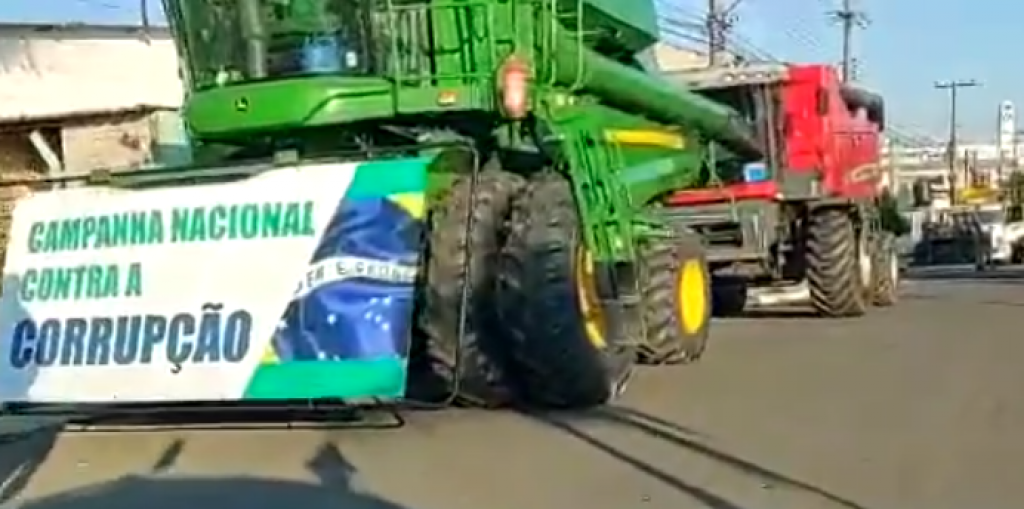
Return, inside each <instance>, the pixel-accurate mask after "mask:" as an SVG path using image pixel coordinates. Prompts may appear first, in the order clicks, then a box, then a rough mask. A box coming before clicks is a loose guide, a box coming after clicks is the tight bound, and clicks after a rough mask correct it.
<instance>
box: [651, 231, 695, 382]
mask: <svg viewBox="0 0 1024 509" xmlns="http://www.w3.org/2000/svg"><path fill="white" fill-rule="evenodd" d="M681 235H682V236H681V237H679V238H655V239H652V240H651V242H650V243H649V244H647V245H646V246H645V248H644V249H643V251H642V256H643V265H642V270H643V271H644V272H643V275H642V279H641V283H640V285H641V289H640V291H641V296H642V298H643V306H644V307H643V317H644V322H645V325H646V338H645V341H644V342H643V343H642V344H641V345H640V351H639V354H640V355H639V358H640V362H642V363H644V364H678V363H684V362H693V361H696V360H697V359H699V358H700V357H701V355H703V353H704V350H705V349H706V348H707V344H708V332H709V330H710V325H711V274H710V271H709V270H708V265H707V258H706V256H705V253H704V246H703V245H702V244H701V242H700V239H698V238H695V237H694V236H693V235H692V234H689V233H682V234H681Z"/></svg>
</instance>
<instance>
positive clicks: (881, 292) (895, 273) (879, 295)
mask: <svg viewBox="0 0 1024 509" xmlns="http://www.w3.org/2000/svg"><path fill="white" fill-rule="evenodd" d="M873 255H874V262H873V263H872V268H873V269H874V270H872V271H871V280H872V281H871V303H872V304H874V305H876V306H878V307H889V306H894V305H896V302H897V301H898V300H899V281H900V260H899V255H898V254H897V252H896V238H895V237H894V236H893V235H892V234H891V233H882V234H880V235H879V236H878V238H877V239H876V240H875V250H874V253H873Z"/></svg>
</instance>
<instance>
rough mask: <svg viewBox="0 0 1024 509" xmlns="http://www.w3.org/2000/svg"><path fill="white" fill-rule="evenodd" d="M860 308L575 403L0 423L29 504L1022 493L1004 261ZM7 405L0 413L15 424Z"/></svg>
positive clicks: (733, 344)
mask: <svg viewBox="0 0 1024 509" xmlns="http://www.w3.org/2000/svg"><path fill="white" fill-rule="evenodd" d="M905 294H906V295H905V296H904V300H903V301H902V302H901V304H900V306H899V307H897V308H894V309H887V310H881V311H877V312H875V313H874V314H873V315H871V316H869V317H867V318H864V319H859V320H850V321H825V320H818V319H813V318H807V317H802V316H800V314H799V313H798V312H793V313H776V314H771V315H765V316H761V317H760V318H759V319H756V320H755V319H736V320H729V321H723V322H720V323H718V324H717V330H716V336H715V339H716V342H715V344H714V346H713V350H711V351H710V352H709V356H708V357H707V358H706V360H705V361H704V362H702V363H700V364H699V365H696V366H691V367H683V368H664V369H658V370H645V371H644V372H643V373H641V375H640V376H639V379H638V380H637V381H636V382H635V384H634V385H633V386H632V388H631V392H630V393H629V395H628V396H627V397H626V398H625V399H624V400H623V401H622V402H621V403H620V404H619V405H618V406H617V407H616V408H612V409H609V410H608V411H606V412H601V413H594V414H592V415H588V416H563V417H548V418H544V419H541V418H533V417H527V416H521V415H511V414H502V413H473V412H445V413H440V414H415V415H413V416H411V417H410V422H409V424H408V425H407V426H406V427H405V428H404V429H401V430H391V431H388V430H375V431H367V430H333V431H323V430H317V431H295V430H292V431H283V430H279V431H175V432H166V431H165V432H145V433H143V432H138V433H117V434H70V433H64V434H59V435H58V434H54V433H49V432H45V431H44V432H39V433H36V434H34V435H33V436H32V437H31V438H29V439H26V440H21V441H15V442H13V443H9V444H7V445H0V476H2V477H0V479H2V480H3V483H2V484H0V499H2V505H3V506H5V507H24V508H32V509H72V508H74V509H120V508H133V509H135V508H138V509H165V508H182V509H191V508H194V507H201V506H209V507H217V508H219V509H233V508H235V507H238V508H245V509H260V508H291V509H318V508H321V507H325V508H326V507H331V508H345V509H364V508H380V509H383V508H388V509H582V508H586V509H625V508H630V507H645V506H648V507H659V508H670V507H671V508H678V509H685V508H709V509H770V508H780V509H781V508H787V509H812V508H821V509H832V508H839V509H861V508H863V509H890V508H891V509H897V508H899V509H913V508H928V509H946V508H950V509H953V508H956V509H964V508H992V509H999V508H1002V507H1005V508H1009V507H1019V506H1021V505H1022V504H1024V476H1022V474H1021V471H1022V467H1024V438H1022V437H1021V435H1020V434H1019V433H1020V431H1021V430H1024V369H1021V367H1022V366H1024V335H1022V334H1021V329H1024V314H1022V312H1021V311H1022V310H1024V273H1022V272H1017V273H1014V272H1012V271H1005V270H1004V271H1000V272H997V273H994V274H988V275H986V276H985V277H984V278H983V279H977V277H976V275H975V274H973V273H971V272H969V271H961V272H955V271H950V272H947V273H931V274H930V279H927V280H918V281H914V282H912V283H911V284H909V285H908V286H907V287H906V289H905ZM12 422H13V421H7V423H6V424H5V426H7V429H14V428H15V427H17V426H18V425H19V424H18V423H13V424H12Z"/></svg>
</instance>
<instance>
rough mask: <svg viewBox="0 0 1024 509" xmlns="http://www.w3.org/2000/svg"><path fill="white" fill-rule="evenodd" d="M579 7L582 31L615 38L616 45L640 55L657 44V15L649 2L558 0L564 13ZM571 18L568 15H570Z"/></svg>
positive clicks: (634, 0)
mask: <svg viewBox="0 0 1024 509" xmlns="http://www.w3.org/2000/svg"><path fill="white" fill-rule="evenodd" d="M581 4H582V7H583V13H582V19H583V20H584V30H587V31H601V32H604V33H605V34H614V35H616V36H618V40H619V43H620V44H622V45H623V46H624V47H625V48H627V49H628V50H630V51H631V52H634V53H635V52H639V51H641V50H643V49H645V48H647V47H649V46H651V45H653V44H654V43H656V42H657V41H658V39H659V38H660V35H661V34H660V30H659V29H658V13H657V11H656V9H655V4H654V2H653V1H652V0H583V1H582V2H580V0H561V2H560V5H561V6H562V9H561V10H562V11H563V12H570V13H572V12H573V11H575V10H576V9H578V7H579V6H580V5H581ZM570 15H571V14H570Z"/></svg>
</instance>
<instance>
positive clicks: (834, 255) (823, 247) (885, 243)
mask: <svg viewBox="0 0 1024 509" xmlns="http://www.w3.org/2000/svg"><path fill="white" fill-rule="evenodd" d="M806 242H807V244H806V252H807V282H808V286H809V287H810V293H811V304H812V305H813V307H814V308H815V310H817V311H818V312H819V313H820V314H821V315H823V316H826V317H856V316H862V315H864V314H865V313H866V312H867V310H868V307H869V306H871V305H875V306H892V305H894V304H895V303H896V300H897V291H898V285H899V258H898V255H897V253H896V242H895V239H894V238H893V236H892V235H891V234H890V233H887V232H878V233H876V234H874V235H868V234H867V232H865V231H863V230H862V229H860V228H858V227H857V224H856V222H855V220H854V217H853V215H852V214H851V213H850V211H848V210H847V209H845V208H841V207H837V208H824V209H820V210H817V211H814V212H813V213H812V214H811V216H810V217H809V219H808V227H807V241H806Z"/></svg>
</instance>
